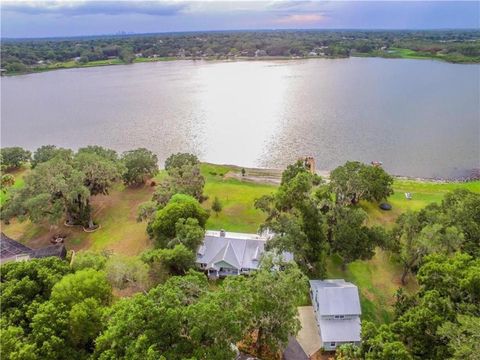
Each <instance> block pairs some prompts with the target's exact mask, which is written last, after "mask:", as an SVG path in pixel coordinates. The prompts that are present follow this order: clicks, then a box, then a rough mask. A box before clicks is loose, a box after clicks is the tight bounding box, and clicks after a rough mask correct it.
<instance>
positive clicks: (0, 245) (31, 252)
mask: <svg viewBox="0 0 480 360" xmlns="http://www.w3.org/2000/svg"><path fill="white" fill-rule="evenodd" d="M49 256H56V257H59V258H61V259H65V257H66V256H67V249H66V248H65V245H63V244H55V245H49V246H46V247H43V248H40V249H31V248H29V247H27V246H25V245H23V244H21V243H19V242H18V241H16V240H13V239H11V238H9V237H8V236H7V235H5V234H4V233H3V232H2V233H1V236H0V263H5V262H8V261H24V260H29V259H40V258H44V257H49Z"/></svg>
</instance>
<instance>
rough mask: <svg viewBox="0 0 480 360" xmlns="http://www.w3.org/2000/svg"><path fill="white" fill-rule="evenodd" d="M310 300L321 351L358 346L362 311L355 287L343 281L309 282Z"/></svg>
mask: <svg viewBox="0 0 480 360" xmlns="http://www.w3.org/2000/svg"><path fill="white" fill-rule="evenodd" d="M310 296H311V298H312V305H313V308H314V310H315V316H316V318H317V325H318V328H319V330H320V338H321V341H322V346H323V348H324V349H325V350H327V351H329V350H335V349H336V348H337V346H339V345H342V344H345V343H353V344H356V345H360V330H361V324H360V315H361V314H362V310H361V308H360V299H359V296H358V288H357V287H356V286H355V285H353V284H352V283H349V282H346V281H345V280H343V279H336V280H310Z"/></svg>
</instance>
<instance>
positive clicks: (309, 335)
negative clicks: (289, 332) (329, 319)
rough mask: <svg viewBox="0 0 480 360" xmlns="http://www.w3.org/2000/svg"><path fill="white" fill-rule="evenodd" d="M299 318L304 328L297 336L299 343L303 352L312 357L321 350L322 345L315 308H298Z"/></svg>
mask: <svg viewBox="0 0 480 360" xmlns="http://www.w3.org/2000/svg"><path fill="white" fill-rule="evenodd" d="M298 318H299V320H300V324H301V326H302V328H301V329H300V332H299V333H298V335H297V341H298V343H299V344H300V346H301V347H302V349H303V351H305V353H306V354H307V355H308V357H310V356H312V355H313V354H315V353H316V352H317V351H318V350H320V348H321V344H322V342H321V340H320V334H319V331H318V326H317V320H316V318H315V313H314V312H313V307H312V306H300V307H299V308H298Z"/></svg>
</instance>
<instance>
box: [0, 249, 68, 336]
mask: <svg viewBox="0 0 480 360" xmlns="http://www.w3.org/2000/svg"><path fill="white" fill-rule="evenodd" d="M0 270H1V271H0V280H1V281H0V289H1V291H0V302H1V304H2V320H4V321H6V322H7V323H9V324H11V325H14V326H20V327H22V328H24V329H25V330H27V329H28V323H29V320H30V319H31V316H32V314H35V312H36V309H37V307H38V304H40V303H42V302H44V301H46V300H48V299H49V298H50V294H51V291H52V288H53V286H54V285H55V284H56V283H57V282H58V281H59V280H60V279H61V278H62V277H63V276H64V275H65V274H68V273H69V272H70V268H69V266H68V263H66V262H64V261H62V260H60V259H58V258H54V257H50V258H45V259H36V260H30V261H22V262H9V263H6V264H3V265H2V266H1V268H0Z"/></svg>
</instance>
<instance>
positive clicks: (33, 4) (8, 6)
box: [2, 0, 188, 16]
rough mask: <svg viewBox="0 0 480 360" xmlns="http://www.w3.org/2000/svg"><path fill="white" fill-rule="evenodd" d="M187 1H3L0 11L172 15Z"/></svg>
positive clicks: (67, 14) (77, 14)
mask: <svg viewBox="0 0 480 360" xmlns="http://www.w3.org/2000/svg"><path fill="white" fill-rule="evenodd" d="M187 6H188V3H186V2H179V1H151V0H150V1H5V2H3V3H2V11H10V12H16V13H20V14H28V15H37V14H55V15H63V16H81V15H125V14H142V15H152V16H173V15H177V14H179V13H180V12H182V11H183V10H184V9H185V8H186V7H187Z"/></svg>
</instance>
